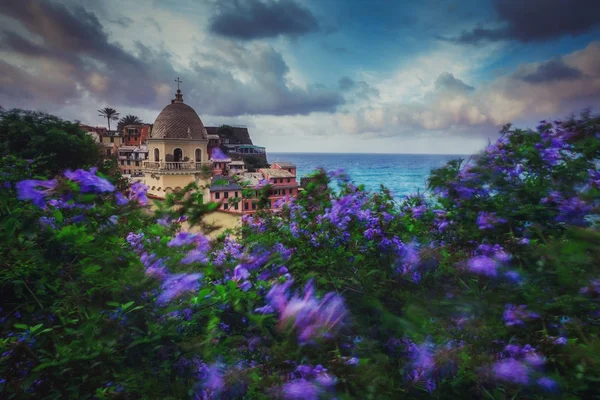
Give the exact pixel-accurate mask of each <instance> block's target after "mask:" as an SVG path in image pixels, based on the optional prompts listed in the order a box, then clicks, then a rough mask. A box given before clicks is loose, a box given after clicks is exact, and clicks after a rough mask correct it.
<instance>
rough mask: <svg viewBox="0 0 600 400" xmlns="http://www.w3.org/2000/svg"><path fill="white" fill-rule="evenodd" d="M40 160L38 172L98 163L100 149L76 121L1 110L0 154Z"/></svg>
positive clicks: (20, 111)
mask: <svg viewBox="0 0 600 400" xmlns="http://www.w3.org/2000/svg"><path fill="white" fill-rule="evenodd" d="M10 155H12V156H15V157H17V158H21V159H37V161H38V162H37V164H36V165H37V167H36V173H38V174H44V175H46V174H47V175H48V176H53V175H55V174H56V173H58V172H60V171H63V170H65V169H69V168H70V169H77V168H84V167H88V166H95V165H98V162H99V160H100V149H99V147H98V145H97V144H96V143H95V142H94V140H93V139H92V138H91V137H90V136H88V135H86V134H85V132H84V131H83V130H82V129H81V128H80V127H79V125H77V124H76V123H73V122H69V121H64V120H62V119H60V118H58V117H55V116H52V115H49V114H46V113H43V112H34V111H25V110H19V109H12V110H0V156H10Z"/></svg>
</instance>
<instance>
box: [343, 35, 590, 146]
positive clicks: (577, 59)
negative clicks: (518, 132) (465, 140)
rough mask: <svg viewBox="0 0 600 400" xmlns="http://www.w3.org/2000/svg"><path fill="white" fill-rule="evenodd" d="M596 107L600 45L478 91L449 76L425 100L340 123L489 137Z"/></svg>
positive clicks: (367, 130) (359, 129)
mask: <svg viewBox="0 0 600 400" xmlns="http://www.w3.org/2000/svg"><path fill="white" fill-rule="evenodd" d="M597 104H600V42H594V43H591V44H590V45H588V46H587V47H586V48H584V49H582V50H579V51H576V52H573V53H571V54H568V55H565V56H563V57H560V58H557V59H554V60H549V61H546V62H542V63H534V64H525V65H521V66H520V67H519V68H517V70H516V71H514V72H513V73H511V74H508V75H505V76H500V77H497V78H495V79H493V80H492V81H490V82H489V83H487V84H485V85H481V86H479V87H476V88H475V87H472V86H470V85H468V84H466V83H465V82H463V81H462V80H460V79H459V78H457V77H455V76H454V75H453V74H451V73H448V72H444V73H442V74H440V75H439V76H438V78H437V79H436V81H435V83H434V85H433V88H431V89H430V90H429V91H427V92H426V93H425V94H423V95H422V96H421V97H420V98H417V99H415V100H413V101H404V102H399V101H393V100H388V101H386V102H384V103H381V104H376V105H363V106H362V107H360V108H358V109H356V110H352V112H346V113H343V114H339V115H338V117H337V121H338V125H339V126H340V127H341V128H342V129H344V130H345V131H346V132H349V133H353V134H377V135H379V136H386V135H387V136H402V135H412V134H415V132H423V131H449V132H458V131H462V132H477V131H479V132H481V131H483V132H489V130H490V128H497V127H500V126H502V125H503V124H505V123H508V122H514V121H515V120H516V121H519V120H529V121H530V120H531V119H532V118H540V119H543V118H548V117H553V116H556V115H557V114H563V115H567V114H570V113H573V112H578V111H580V110H581V109H582V108H585V107H590V106H592V105H597ZM482 128H483V129H482Z"/></svg>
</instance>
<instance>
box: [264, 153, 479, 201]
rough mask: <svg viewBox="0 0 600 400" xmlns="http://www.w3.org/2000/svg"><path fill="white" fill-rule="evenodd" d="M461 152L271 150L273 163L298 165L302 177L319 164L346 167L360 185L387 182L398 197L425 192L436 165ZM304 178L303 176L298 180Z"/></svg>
mask: <svg viewBox="0 0 600 400" xmlns="http://www.w3.org/2000/svg"><path fill="white" fill-rule="evenodd" d="M456 158H468V156H460V155H438V154H435V155H434V154H325V153H320V154H316V153H272V152H269V153H268V159H269V162H273V161H289V162H291V163H294V164H296V167H297V176H298V178H300V177H302V176H305V175H307V174H309V173H310V172H312V171H314V170H316V169H317V168H319V167H323V168H325V169H326V170H327V171H334V170H337V169H340V168H342V169H344V170H345V171H346V172H347V173H348V174H349V175H350V177H351V178H352V180H353V181H354V183H356V184H364V185H365V187H366V188H367V189H368V190H378V189H379V185H380V184H383V185H384V186H385V187H387V188H388V189H390V191H391V192H392V195H393V196H394V198H396V199H401V198H403V197H404V196H406V195H409V194H412V193H416V192H417V191H421V192H423V191H424V190H425V188H426V187H427V183H426V179H427V177H428V176H429V172H430V171H431V170H432V169H434V168H439V167H442V166H444V165H445V164H446V163H447V162H448V161H450V160H453V159H456ZM298 181H300V179H298Z"/></svg>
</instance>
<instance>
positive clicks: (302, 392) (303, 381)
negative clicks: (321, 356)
mask: <svg viewBox="0 0 600 400" xmlns="http://www.w3.org/2000/svg"><path fill="white" fill-rule="evenodd" d="M290 378H291V379H292V380H290V381H289V382H287V383H286V384H284V385H283V386H282V387H281V393H282V395H283V398H285V399H288V400H313V399H314V400H317V399H318V398H319V396H320V395H321V394H322V393H325V392H330V391H331V390H333V388H334V387H335V384H336V381H337V380H336V378H335V376H333V375H331V374H329V373H328V372H327V369H326V368H323V366H322V365H317V366H316V367H314V368H313V367H311V366H309V365H299V366H298V367H297V368H296V370H295V371H294V372H293V373H292V374H291V376H290Z"/></svg>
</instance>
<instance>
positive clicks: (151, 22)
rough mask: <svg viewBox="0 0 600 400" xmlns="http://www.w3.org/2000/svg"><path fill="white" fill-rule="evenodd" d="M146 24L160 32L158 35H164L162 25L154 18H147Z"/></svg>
mask: <svg viewBox="0 0 600 400" xmlns="http://www.w3.org/2000/svg"><path fill="white" fill-rule="evenodd" d="M146 22H147V23H148V25H152V26H153V27H154V28H155V29H156V30H157V31H158V33H162V28H161V27H160V24H159V23H158V21H157V20H155V19H154V18H152V17H149V18H146Z"/></svg>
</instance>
